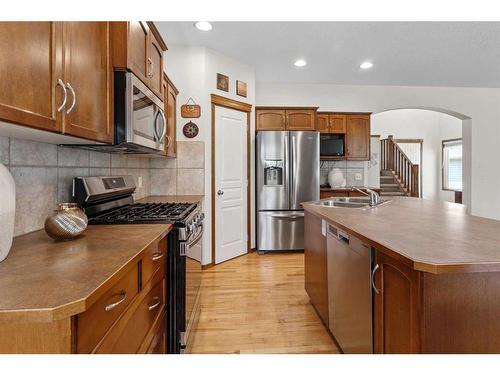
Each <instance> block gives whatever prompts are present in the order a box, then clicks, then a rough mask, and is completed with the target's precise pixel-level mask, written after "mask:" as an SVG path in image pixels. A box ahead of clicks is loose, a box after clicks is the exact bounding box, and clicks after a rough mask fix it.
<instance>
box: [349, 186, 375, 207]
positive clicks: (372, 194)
mask: <svg viewBox="0 0 500 375" xmlns="http://www.w3.org/2000/svg"><path fill="white" fill-rule="evenodd" d="M354 190H357V191H359V192H360V193H361V194H364V195H366V196H367V197H370V207H375V206H376V205H377V204H379V203H380V195H378V193H377V192H376V191H373V190H371V189H368V188H365V189H364V191H363V190H361V189H360V188H357V187H356V186H352V187H351V191H354Z"/></svg>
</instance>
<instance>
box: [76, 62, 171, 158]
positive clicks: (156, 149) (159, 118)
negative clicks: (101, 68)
mask: <svg viewBox="0 0 500 375" xmlns="http://www.w3.org/2000/svg"><path fill="white" fill-rule="evenodd" d="M114 111H115V112H114V126H115V137H114V142H113V144H112V145H105V144H92V145H72V146H74V147H79V148H85V149H91V150H96V151H103V152H111V153H118V154H139V155H141V154H142V155H144V154H146V155H159V156H160V155H165V148H166V147H168V146H170V142H171V139H170V137H168V136H166V134H167V120H166V118H165V113H164V110H163V102H162V101H161V100H160V98H158V97H157V96H156V95H155V94H154V93H153V92H152V91H151V90H150V89H148V88H147V87H146V85H145V84H144V83H142V81H141V80H140V79H139V78H137V77H136V76H135V75H134V74H132V73H130V72H122V71H116V72H115V74H114ZM165 143H167V144H165Z"/></svg>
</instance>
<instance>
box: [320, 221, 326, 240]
mask: <svg viewBox="0 0 500 375" xmlns="http://www.w3.org/2000/svg"><path fill="white" fill-rule="evenodd" d="M321 234H322V235H323V236H325V237H326V221H324V220H321Z"/></svg>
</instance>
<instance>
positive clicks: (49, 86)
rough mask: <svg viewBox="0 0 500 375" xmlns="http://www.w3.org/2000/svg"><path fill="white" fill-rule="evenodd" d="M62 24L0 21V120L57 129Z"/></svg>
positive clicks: (59, 101)
mask: <svg viewBox="0 0 500 375" xmlns="http://www.w3.org/2000/svg"><path fill="white" fill-rule="evenodd" d="M62 74H63V72H62V25H61V23H58V22H0V77H1V78H0V120H3V121H7V122H12V123H16V124H21V125H27V126H30V127H34V128H38V129H44V130H51V131H55V132H60V131H61V129H62V121H61V117H62V115H61V113H60V112H57V108H58V107H59V106H60V105H61V103H62V100H63V88H62V87H61V86H58V84H57V82H58V80H59V79H63V78H64V77H63V76H62Z"/></svg>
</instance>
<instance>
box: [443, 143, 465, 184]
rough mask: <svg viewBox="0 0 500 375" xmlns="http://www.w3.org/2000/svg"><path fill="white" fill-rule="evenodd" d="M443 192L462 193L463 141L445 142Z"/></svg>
mask: <svg viewBox="0 0 500 375" xmlns="http://www.w3.org/2000/svg"><path fill="white" fill-rule="evenodd" d="M443 190H453V191H462V140H461V139H450V140H446V141H443Z"/></svg>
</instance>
